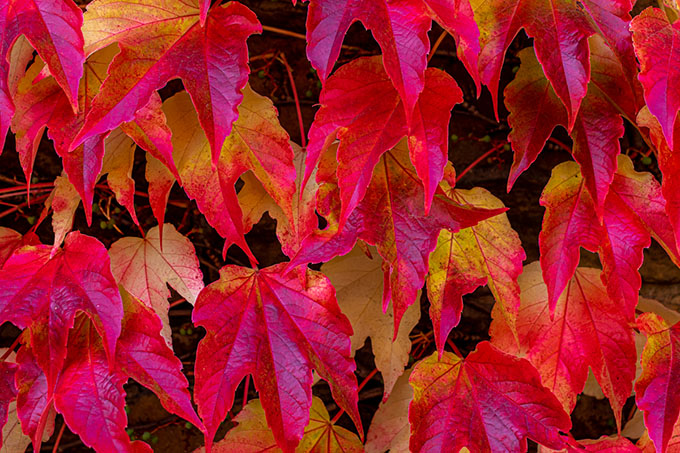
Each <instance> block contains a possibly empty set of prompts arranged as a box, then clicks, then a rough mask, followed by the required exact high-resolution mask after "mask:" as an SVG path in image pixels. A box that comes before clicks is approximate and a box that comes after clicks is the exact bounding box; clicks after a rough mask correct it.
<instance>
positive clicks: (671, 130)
mask: <svg viewBox="0 0 680 453" xmlns="http://www.w3.org/2000/svg"><path fill="white" fill-rule="evenodd" d="M630 29H631V31H632V32H633V44H634V45H635V53H636V55H637V57H638V60H640V75H639V79H640V82H642V86H643V87H644V90H645V100H646V101H647V106H648V107H649V111H650V112H651V113H652V115H654V116H655V117H656V118H657V119H658V120H659V124H661V130H662V131H663V135H664V137H665V138H666V142H667V143H669V144H671V145H673V144H674V143H675V135H676V133H675V123H676V118H677V116H678V111H679V110H680V24H678V23H677V22H676V23H675V24H671V23H670V22H669V21H668V17H667V16H666V14H665V13H664V12H663V11H662V10H660V9H657V8H647V9H646V10H644V11H643V12H642V13H640V15H638V16H636V17H635V19H633V21H632V22H631V24H630ZM675 151H677V150H675Z"/></svg>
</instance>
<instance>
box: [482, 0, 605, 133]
mask: <svg viewBox="0 0 680 453" xmlns="http://www.w3.org/2000/svg"><path fill="white" fill-rule="evenodd" d="M472 9H473V10H474V16H475V20H476V21H477V24H478V25H479V29H480V30H484V31H486V33H483V34H482V35H481V36H480V46H481V51H480V54H479V71H480V75H481V80H482V82H483V83H484V84H486V85H487V86H488V87H489V90H490V91H491V96H492V99H493V102H494V108H495V110H498V109H497V103H498V95H497V94H498V82H499V80H500V72H501V66H502V64H503V58H504V56H505V52H506V50H507V49H508V47H509V46H510V43H511V42H512V40H513V39H514V37H515V35H516V34H517V32H519V30H520V29H521V28H522V27H524V29H525V30H526V32H527V34H528V35H529V36H530V37H532V38H534V48H535V50H536V56H537V57H538V61H540V62H541V66H542V67H543V70H544V71H545V74H546V76H547V78H548V79H549V80H550V83H551V85H552V87H553V89H554V90H555V93H557V96H558V97H559V98H560V99H561V100H562V103H563V104H564V106H565V107H566V109H567V114H568V118H569V120H568V126H569V129H570V130H571V128H572V126H573V124H574V121H575V120H576V113H577V112H578V110H579V106H580V104H581V100H582V99H583V97H584V96H585V95H586V91H587V89H586V88H587V84H588V80H589V79H590V62H589V60H588V57H589V50H588V42H587V40H586V38H588V36H590V35H592V34H593V32H594V30H593V28H592V26H591V24H590V22H589V19H588V16H587V13H586V12H584V11H583V10H582V9H581V8H579V7H578V6H577V5H576V4H575V3H572V2H566V1H562V0H530V1H519V0H493V1H482V0H473V1H472Z"/></svg>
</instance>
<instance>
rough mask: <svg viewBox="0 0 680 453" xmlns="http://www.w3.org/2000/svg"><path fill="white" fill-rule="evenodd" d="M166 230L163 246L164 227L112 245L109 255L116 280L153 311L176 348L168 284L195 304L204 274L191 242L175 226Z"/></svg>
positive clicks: (167, 337) (166, 336) (169, 343)
mask: <svg viewBox="0 0 680 453" xmlns="http://www.w3.org/2000/svg"><path fill="white" fill-rule="evenodd" d="M164 229H165V235H164V237H163V243H162V244H161V239H160V227H157V226H156V227H153V228H151V229H150V230H149V231H148V232H147V233H146V236H145V237H144V238H135V237H124V238H122V239H119V240H117V241H116V242H114V243H113V244H112V245H111V249H110V250H109V256H110V258H111V273H112V274H113V276H114V277H115V278H116V281H117V282H118V283H119V284H120V285H122V286H123V287H124V288H125V289H126V290H127V291H128V292H129V293H130V294H132V295H133V296H134V297H136V298H138V299H140V300H141V301H142V302H144V303H145V304H146V305H147V306H148V307H150V308H152V309H153V311H154V312H155V313H156V314H157V315H158V317H159V318H160V319H161V320H162V325H163V333H162V336H163V337H164V338H165V340H166V342H167V344H168V345H172V331H171V330H170V322H169V320H168V309H169V305H168V297H170V291H169V290H168V285H170V286H172V287H173V288H174V289H175V291H177V292H178V293H179V294H180V295H181V296H182V297H184V298H185V299H186V300H187V302H189V303H190V304H192V305H193V304H194V303H195V302H196V297H198V293H200V292H201V290H202V289H203V274H202V273H201V269H200V267H199V264H198V258H197V257H196V251H195V250H194V246H193V244H192V243H191V241H190V240H189V239H187V238H186V237H184V236H182V235H181V234H180V233H179V232H177V230H176V229H175V227H174V226H173V225H171V224H166V225H165V228H164Z"/></svg>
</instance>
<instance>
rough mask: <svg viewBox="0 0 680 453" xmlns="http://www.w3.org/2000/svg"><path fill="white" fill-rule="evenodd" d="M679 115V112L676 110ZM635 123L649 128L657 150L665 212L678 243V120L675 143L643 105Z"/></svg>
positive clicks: (679, 225)
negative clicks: (675, 150)
mask: <svg viewBox="0 0 680 453" xmlns="http://www.w3.org/2000/svg"><path fill="white" fill-rule="evenodd" d="M677 116H678V117H680V112H678V115H677ZM637 123H638V124H639V125H640V126H643V127H646V128H648V129H649V137H650V139H651V141H652V144H653V145H654V146H655V147H656V150H657V154H656V156H657V159H658V162H659V169H660V170H661V173H662V174H663V178H662V180H661V191H662V192H663V196H664V198H665V199H666V213H667V214H668V217H669V219H670V222H671V224H672V225H673V229H674V231H675V242H676V243H680V192H678V190H677V188H676V184H675V183H674V181H677V179H676V178H678V177H680V158H679V157H678V156H679V155H678V153H677V152H674V151H673V149H680V132H678V131H677V130H679V129H680V120H678V121H676V123H675V129H676V133H675V134H674V136H675V144H674V145H669V144H668V143H667V142H666V139H665V138H664V135H663V131H662V129H661V125H660V124H659V121H658V120H657V119H656V118H655V117H654V116H653V115H652V114H651V112H650V111H649V108H648V107H647V106H644V107H643V108H642V109H641V110H640V112H639V113H638V115H637Z"/></svg>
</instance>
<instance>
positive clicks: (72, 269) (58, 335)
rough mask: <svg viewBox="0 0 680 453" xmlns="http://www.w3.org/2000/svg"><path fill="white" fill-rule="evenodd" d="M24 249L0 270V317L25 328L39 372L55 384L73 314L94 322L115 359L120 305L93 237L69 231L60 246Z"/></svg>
mask: <svg viewBox="0 0 680 453" xmlns="http://www.w3.org/2000/svg"><path fill="white" fill-rule="evenodd" d="M51 251H52V247H49V246H46V245H38V246H26V247H23V248H21V249H20V250H18V251H17V252H16V253H14V255H12V257H11V258H10V259H9V260H7V262H6V263H5V266H4V267H3V268H2V271H0V302H1V303H0V317H1V320H2V322H5V321H9V322H11V323H13V324H15V325H16V326H18V327H20V328H22V329H23V328H29V331H30V343H31V347H32V348H33V351H34V354H35V356H36V358H37V361H38V363H39V364H40V366H41V368H42V369H43V370H44V371H45V374H46V375H47V377H48V382H49V383H50V388H52V386H53V385H54V382H55V380H56V377H57V374H58V373H59V371H60V370H61V369H62V365H63V363H64V359H65V357H66V340H67V334H68V330H69V328H70V327H71V326H72V325H73V320H74V318H75V315H76V312H77V311H79V310H82V311H84V312H85V313H86V314H87V315H88V316H89V317H91V318H92V320H93V322H94V325H95V327H96V329H97V331H99V332H100V334H101V335H102V336H103V337H104V339H105V342H104V346H105V349H106V353H107V355H108V356H109V358H110V359H113V355H114V352H115V349H116V347H115V344H116V339H117V338H118V335H119V334H120V329H121V327H120V323H121V320H122V319H123V307H122V303H121V299H120V294H119V293H118V285H117V284H116V282H115V280H114V279H113V276H112V275H111V270H110V264H109V257H108V254H107V252H106V249H105V248H104V246H103V245H102V244H101V243H100V242H99V241H98V240H96V239H94V238H92V237H89V236H84V235H81V234H80V233H78V232H73V233H70V234H69V235H68V236H67V237H66V241H65V244H64V248H63V249H62V250H58V251H56V253H55V254H54V256H53V257H50V253H51Z"/></svg>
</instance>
